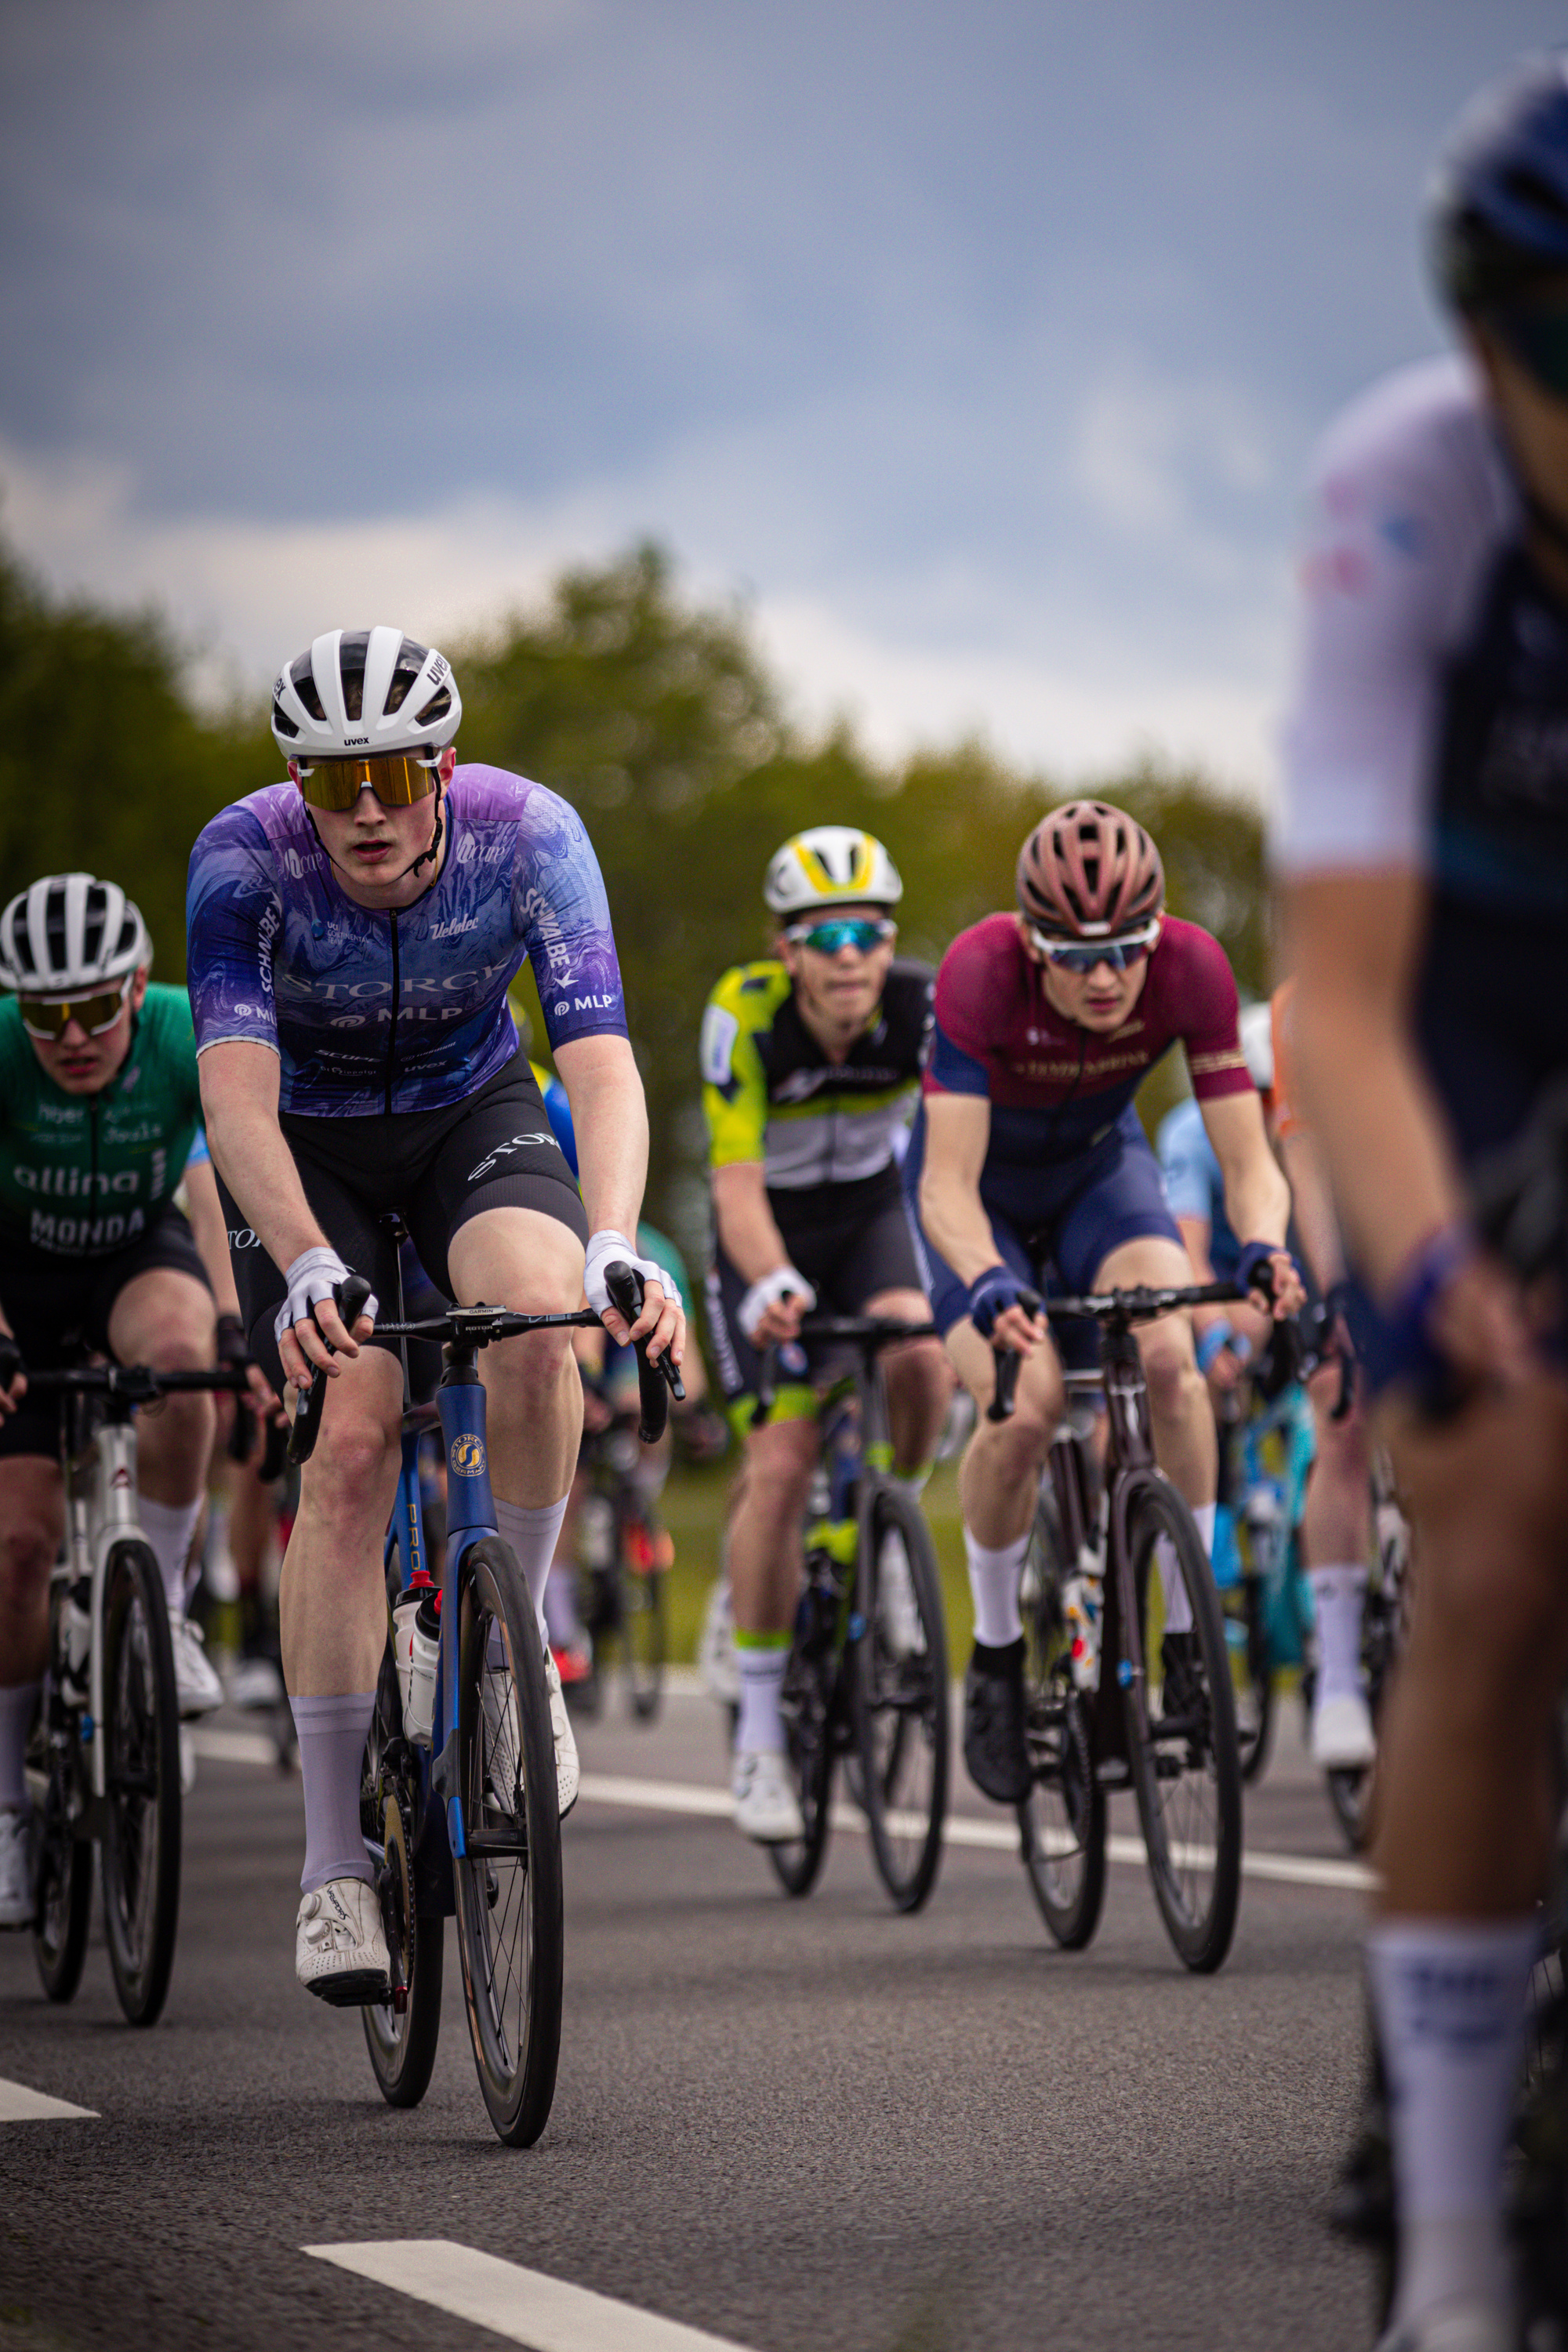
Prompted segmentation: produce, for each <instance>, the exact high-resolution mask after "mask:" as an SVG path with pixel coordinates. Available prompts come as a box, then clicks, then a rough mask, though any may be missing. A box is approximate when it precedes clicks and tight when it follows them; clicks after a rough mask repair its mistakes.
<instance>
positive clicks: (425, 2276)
mask: <svg viewBox="0 0 1568 2352" xmlns="http://www.w3.org/2000/svg"><path fill="white" fill-rule="evenodd" d="M300 2251H301V2252H303V2253H307V2254H310V2255H313V2256H314V2257H315V2259H316V2260H317V2261H318V2262H322V2263H335V2264H336V2266H337V2267H338V2269H339V2270H343V2271H352V2272H353V2273H354V2275H355V2276H356V2277H358V2278H364V2279H372V2280H374V2283H375V2284H377V2285H378V2286H386V2287H392V2288H394V2289H395V2291H396V2292H397V2294H406V2295H410V2296H412V2297H413V2298H414V2299H415V2300H416V2302H419V2303H428V2304H433V2305H435V2307H436V2309H437V2311H446V2312H449V2313H450V2314H451V2315H452V2316H453V2318H454V2319H467V2320H469V2321H471V2322H472V2324H473V2325H474V2326H476V2327H488V2328H489V2330H490V2332H491V2334H492V2335H495V2336H504V2337H505V2339H506V2341H507V2342H508V2343H509V2344H525V2345H527V2346H528V2347H530V2352H745V2347H743V2346H741V2345H736V2344H731V2343H730V2342H728V2341H727V2340H726V2339H725V2338H724V2337H722V2336H708V2335H705V2334H704V2333H703V2331H702V2330H701V2329H700V2328H699V2327H686V2326H682V2325H681V2323H680V2321H679V2320H677V2319H661V2318H660V2317H659V2315H658V2313H657V2312H652V2311H639V2310H638V2309H637V2306H636V2305H635V2304H630V2303H617V2302H616V2301H615V2299H614V2298H613V2297H612V2296H610V2295H607V2294H593V2293H592V2292H591V2291H590V2289H588V2288H587V2287H582V2286H569V2285H568V2284H567V2283H566V2281H565V2280H564V2279H557V2278H550V2277H547V2276H546V2274H545V2273H544V2272H542V2271H531V2270H525V2269H524V2268H523V2266H522V2264H521V2263H507V2262H502V2260H501V2259H500V2255H499V2254H481V2253H479V2252H477V2251H476V2250H475V2249H474V2248H473V2247H472V2246H460V2245H458V2244H457V2243H456V2242H454V2241H453V2240H452V2239H450V2238H389V2239H385V2240H382V2241H379V2242H378V2241H374V2240H372V2241H370V2242H366V2243H363V2244H358V2245H342V2246H304V2247H302V2248H301V2249H300Z"/></svg>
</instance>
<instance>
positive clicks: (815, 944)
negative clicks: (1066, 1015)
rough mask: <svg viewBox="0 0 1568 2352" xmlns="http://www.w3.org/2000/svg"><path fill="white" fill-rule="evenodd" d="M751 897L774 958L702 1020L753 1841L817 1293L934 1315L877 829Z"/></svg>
mask: <svg viewBox="0 0 1568 2352" xmlns="http://www.w3.org/2000/svg"><path fill="white" fill-rule="evenodd" d="M902 896H903V884H902V883H901V882H900V879H899V877H898V874H897V872H896V871H895V869H894V866H893V862H892V860H891V858H890V857H889V856H888V853H887V851H886V850H885V849H884V848H883V846H882V845H881V843H880V842H879V841H876V840H874V839H873V838H872V836H871V835H869V834H865V833H858V832H857V831H855V830H853V829H852V828H851V827H849V826H847V825H829V824H825V825H816V826H814V827H813V828H812V830H811V831H810V832H808V833H802V834H796V835H795V837H794V838H793V839H792V840H790V841H786V842H785V844H784V847H783V848H782V849H780V850H779V851H778V853H777V854H776V856H774V857H773V860H772V862H771V864H770V865H769V866H768V871H767V878H766V881H765V884H764V887H763V897H764V898H765V900H766V902H767V905H768V907H769V908H770V909H771V910H772V912H773V915H774V916H775V917H776V919H777V920H778V926H779V929H778V941H777V950H776V955H775V957H774V958H773V960H772V961H767V962H763V963H752V964H742V965H740V966H738V967H737V968H736V969H735V970H734V971H730V972H727V973H726V974H725V976H724V978H723V979H722V980H721V982H719V985H718V987H717V988H716V989H715V990H714V991H713V993H712V995H711V996H710V999H709V1001H708V1010H707V1012H706V1013H705V1015H704V1016H703V1023H702V1076H703V1082H704V1083H703V1099H704V1103H705V1106H706V1109H707V1113H708V1129H709V1140H710V1163H711V1171H712V1184H713V1213H714V1223H715V1226H716V1229H717V1230H716V1244H715V1250H714V1263H713V1266H712V1269H711V1271H710V1274H709V1276H708V1290H707V1296H708V1317H709V1329H710V1334H711V1337H712V1341H713V1352H714V1355H715V1357H716V1358H717V1360H718V1367H719V1373H720V1378H721V1382H722V1385H723V1390H724V1396H725V1401H726V1402H727V1404H728V1405H729V1407H730V1411H731V1417H732V1418H733V1420H734V1422H735V1425H736V1428H737V1430H738V1432H739V1433H740V1434H741V1435H742V1438H743V1440H744V1443H745V1448H746V1459H745V1467H744V1473H743V1475H742V1482H741V1487H740V1491H739V1494H738V1496H737V1498H736V1502H735V1506H734V1512H733V1516H732V1518H731V1528H730V1580H731V1589H732V1592H733V1601H734V1616H735V1645H736V1650H737V1652H738V1654H739V1663H740V1681H741V1696H740V1714H739V1719H738V1722H737V1726H736V1733H735V1761H734V1776H733V1781H732V1795H733V1798H734V1804H735V1822H736V1826H737V1827H738V1828H739V1829H741V1830H742V1832H744V1833H745V1835H746V1836H748V1837H752V1838H755V1839H757V1840H758V1841H759V1842H760V1843H764V1844H768V1843H787V1842H788V1841H789V1840H791V1839H793V1838H798V1837H800V1836H801V1835H803V1833H804V1832H803V1830H802V1825H801V1817H800V1807H799V1803H798V1801H797V1800H796V1798H795V1792H794V1790H793V1789H792V1788H791V1786H790V1782H789V1777H788V1775H787V1773H786V1772H785V1770H784V1724H783V1718H782V1716H781V1713H780V1706H779V1697H780V1692H781V1689H782V1687H783V1682H784V1664H785V1661H786V1659H787V1657H788V1654H789V1638H790V1635H789V1629H790V1626H791V1625H792V1623H793V1622H794V1619H795V1601H796V1596H797V1592H798V1590H799V1584H800V1575H801V1542H800V1532H801V1522H802V1517H803V1514H804V1511H805V1503H806V1497H807V1495H808V1493H809V1491H810V1486H811V1475H812V1472H813V1470H814V1468H815V1467H816V1392H815V1391H814V1389H813V1388H812V1386H811V1382H810V1378H809V1373H808V1370H807V1365H806V1361H805V1356H804V1354H803V1353H802V1350H801V1349H800V1347H799V1345H798V1343H797V1339H796V1335H797V1333H798V1331H799V1328H800V1319H801V1317H802V1315H803V1314H805V1313H806V1312H807V1311H808V1310H809V1309H810V1308H811V1307H815V1306H816V1304H817V1302H818V1300H820V1301H821V1303H822V1305H823V1306H824V1307H826V1309H827V1310H828V1311H829V1312H832V1313H837V1314H840V1315H861V1314H866V1315H889V1316H893V1317H897V1318H900V1319H902V1320H907V1321H910V1322H922V1323H923V1322H924V1321H925V1320H926V1318H927V1316H928V1314H929V1311H930V1310H929V1308H928V1307H927V1305H926V1297H925V1293H924V1290H923V1289H922V1288H921V1273H920V1265H919V1261H918V1258H917V1255H916V1251H915V1244H914V1237H913V1235H912V1234H911V1232H910V1223H909V1218H908V1215H907V1213H906V1211H905V1208H904V1202H903V1194H902V1192H901V1189H900V1181H899V1164H898V1152H899V1147H900V1145H901V1144H902V1142H903V1140H904V1138H905V1135H906V1133H907V1123H908V1118H909V1113H910V1108H911V1106H912V1103H913V1099H914V1091H915V1087H916V1085H917V1083H918V1081H919V1076H920V1068H921V1056H922V1055H923V1052H924V1049H925V1044H926V1040H927V1038H928V1036H929V1034H930V1030H931V972H930V971H928V970H927V968H926V967H925V966H924V965H923V964H916V963H910V962H905V961H894V954H893V950H894V944H895V941H896V939H897V927H896V925H895V924H894V922H893V920H892V918H891V915H890V913H889V909H890V908H892V907H894V906H896V905H897V903H898V901H899V899H900V898H901V897H902ZM770 1347H776V1348H777V1349H778V1350H779V1359H778V1385H777V1391H776V1396H775V1402H774V1405H773V1413H772V1416H771V1418H770V1419H769V1420H768V1422H767V1423H765V1424H764V1426H763V1428H761V1429H753V1428H752V1425H751V1412H750V1406H751V1403H752V1400H753V1399H754V1396H755V1393H756V1389H757V1382H758V1379H759V1376H760V1372H761V1366H762V1357H763V1350H765V1349H768V1348H770ZM886 1369H887V1381H888V1402H889V1413H890V1416H891V1421H892V1434H893V1444H894V1449H895V1461H894V1467H895V1469H896V1470H897V1471H898V1472H899V1473H900V1475H902V1476H904V1477H906V1478H908V1479H909V1480H910V1482H911V1484H912V1485H913V1486H914V1487H915V1489H916V1491H918V1489H919V1486H921V1484H923V1482H924V1477H925V1475H926V1473H927V1471H928V1470H929V1468H930V1465H931V1457H932V1455H933V1454H934V1453H935V1450H936V1443H937V1439H938V1437H939V1435H940V1433H941V1430H942V1421H943V1418H944V1417H945V1414H946V1412H947V1406H948V1401H949V1398H950V1397H951V1395H952V1381H951V1380H950V1378H949V1375H948V1371H947V1368H946V1365H945V1363H944V1361H943V1359H942V1349H941V1348H940V1346H939V1345H938V1343H937V1342H936V1340H935V1339H928V1340H917V1341H915V1342H913V1343H912V1344H911V1345H910V1346H908V1347H905V1348H899V1349H891V1350H889V1354H888V1356H887V1358H886Z"/></svg>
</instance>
